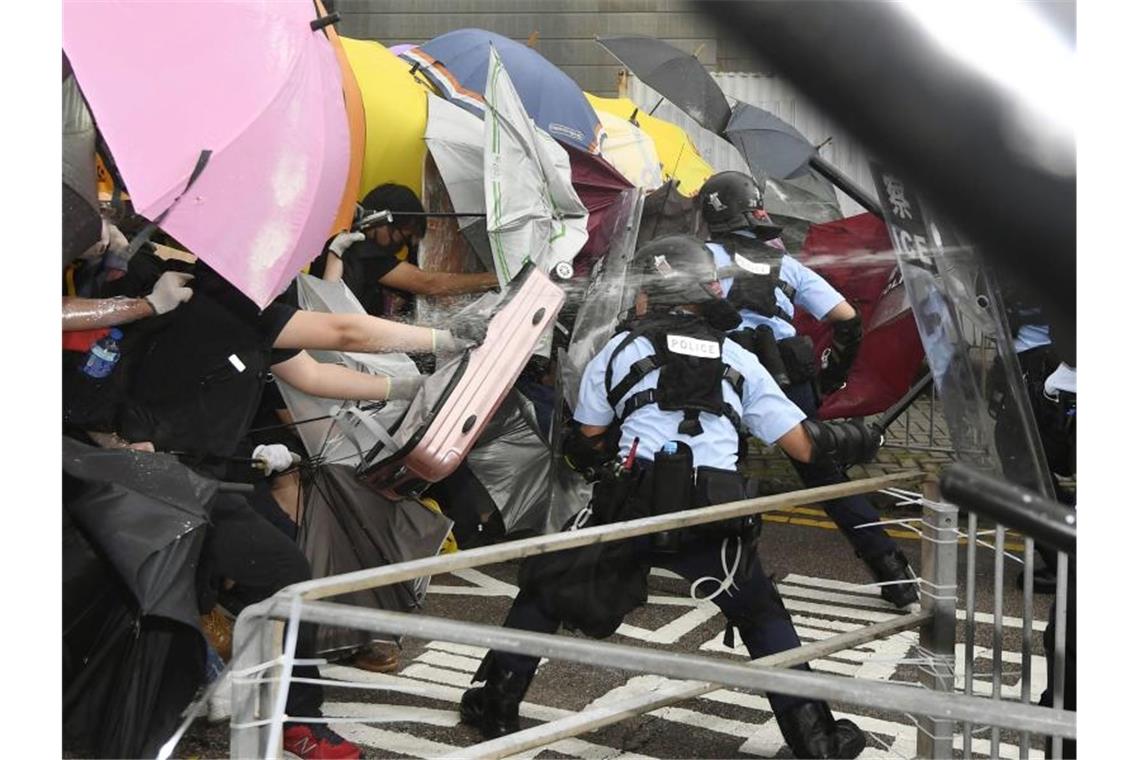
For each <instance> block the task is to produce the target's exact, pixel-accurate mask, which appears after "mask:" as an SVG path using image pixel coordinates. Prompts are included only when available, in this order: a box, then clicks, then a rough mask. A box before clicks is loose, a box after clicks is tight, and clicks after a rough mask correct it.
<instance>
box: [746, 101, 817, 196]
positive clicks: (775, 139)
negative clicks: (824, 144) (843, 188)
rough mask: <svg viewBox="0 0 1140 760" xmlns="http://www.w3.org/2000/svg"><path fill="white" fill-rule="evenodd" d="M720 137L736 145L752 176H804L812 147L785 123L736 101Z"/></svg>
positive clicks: (813, 153)
mask: <svg viewBox="0 0 1140 760" xmlns="http://www.w3.org/2000/svg"><path fill="white" fill-rule="evenodd" d="M724 136H725V137H727V138H728V140H729V142H731V143H732V144H733V145H735V146H736V149H737V150H739V151H740V154H741V155H742V156H744V160H745V161H747V162H748V167H749V168H750V169H751V170H752V176H754V177H775V178H776V179H789V178H791V177H798V176H800V175H802V174H805V173H807V171H808V170H809V168H810V167H809V166H808V161H810V160H811V157H812V156H814V155H815V146H814V145H812V144H811V142H810V141H809V140H808V139H807V138H806V137H804V136H803V135H802V134H800V132H799V130H798V129H796V128H795V127H793V126H792V125H791V124H789V123H788V122H786V121H784V120H783V119H781V118H780V117H778V116H776V115H775V114H773V113H770V112H769V111H765V110H764V109H763V108H757V107H756V106H754V105H752V104H750V103H745V102H743V101H738V102H737V104H736V105H734V106H733V107H732V118H730V119H729V120H728V126H727V127H725V129H724Z"/></svg>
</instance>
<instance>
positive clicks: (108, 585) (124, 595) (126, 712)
mask: <svg viewBox="0 0 1140 760" xmlns="http://www.w3.org/2000/svg"><path fill="white" fill-rule="evenodd" d="M63 472H64V504H65V507H66V517H65V520H64V531H65V532H64V549H65V554H64V577H65V579H66V582H65V585H64V594H65V603H64V609H65V612H67V613H68V614H69V617H67V618H65V620H64V631H65V654H66V653H70V655H71V663H72V665H73V667H71V668H69V673H68V675H69V676H70V679H69V681H68V682H67V683H65V684H64V723H65V735H66V736H67V737H68V738H69V740H72V741H75V742H77V743H79V744H83V745H85V747H84V749H85V750H86V753H88V754H90V753H92V752H93V753H94V754H97V755H100V756H105V757H141V756H143V755H153V754H154V753H155V752H156V751H157V749H158V746H159V745H160V744H161V743H162V741H164V740H165V739H166V738H167V737H168V736H169V734H170V732H171V731H172V730H173V728H174V727H175V726H176V725H177V722H178V719H179V715H180V713H181V711H182V710H183V708H185V706H186V705H187V704H188V703H189V701H190V699H191V698H192V696H193V694H194V690H195V689H196V688H197V686H198V684H199V683H200V681H201V678H202V674H203V664H204V661H205V654H206V650H205V641H204V640H203V638H202V635H201V632H200V630H199V628H198V597H197V592H196V582H195V581H196V574H197V569H198V558H199V555H200V553H201V550H202V545H203V542H204V541H205V535H206V528H207V525H208V513H209V510H208V503H209V502H210V500H211V499H212V498H213V496H214V494H215V492H216V490H217V482H216V481H213V480H209V479H206V478H202V477H200V476H198V475H197V474H195V473H193V472H192V471H190V470H189V469H187V468H186V467H184V466H183V465H182V464H180V463H179V462H178V461H177V460H176V459H175V458H174V457H172V456H169V455H165V454H149V453H144V452H138V451H132V450H127V449H98V448H94V447H92V446H86V445H84V444H82V443H79V442H78V441H76V440H74V439H71V438H64V440H63ZM71 521H74V525H75V526H76V527H77V528H79V529H81V532H77V531H72V530H70V528H69V524H70V522H71ZM92 547H94V549H95V550H97V551H93V550H92ZM95 579H98V581H96V580H95ZM93 604H97V606H93Z"/></svg>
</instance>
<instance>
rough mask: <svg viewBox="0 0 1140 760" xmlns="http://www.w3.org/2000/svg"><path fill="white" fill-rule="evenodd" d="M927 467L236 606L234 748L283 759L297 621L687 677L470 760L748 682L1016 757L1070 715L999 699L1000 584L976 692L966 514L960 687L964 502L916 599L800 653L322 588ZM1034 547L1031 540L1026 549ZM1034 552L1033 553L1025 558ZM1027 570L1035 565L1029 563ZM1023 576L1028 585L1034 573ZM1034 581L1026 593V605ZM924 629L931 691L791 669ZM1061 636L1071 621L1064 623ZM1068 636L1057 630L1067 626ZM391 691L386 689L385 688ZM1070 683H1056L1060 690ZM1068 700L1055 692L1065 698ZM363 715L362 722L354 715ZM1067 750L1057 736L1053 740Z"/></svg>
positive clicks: (361, 574) (925, 530)
mask: <svg viewBox="0 0 1140 760" xmlns="http://www.w3.org/2000/svg"><path fill="white" fill-rule="evenodd" d="M920 477H922V474H921V473H918V472H907V473H899V474H895V475H886V476H881V477H875V478H867V479H862V480H856V481H850V482H846V483H840V484H836V485H830V486H824V487H819V488H809V489H804V490H801V491H795V492H790V493H784V494H779V495H775V496H765V497H761V498H757V499H747V500H743V501H737V502H731V503H728V504H720V505H716V506H712V507H705V508H702V509H694V510H689V511H686V512H678V513H675V514H670V515H659V516H656V517H647V518H643V519H639V520H631V521H628V522H622V523H615V524H611V525H603V526H596V527H591V528H584V529H581V530H577V531H571V532H563V533H557V534H553V535H544V536H537V537H533V538H528V539H524V540H520V541H512V542H509V543H503V544H498V545H493V546H486V547H481V548H477V549H472V550H467V551H462V552H458V553H455V554H448V555H441V556H436V557H429V558H424V559H419V560H414V561H410V562H404V563H400V564H396V565H387V566H383V567H378V568H373V569H369V570H362V571H358V572H354V573H347V574H344V575H339V576H332V577H328V578H321V579H317V580H312V581H307V582H305V583H299V584H296V585H294V586H290V587H288V588H286V589H283V590H282V591H280V592H279V593H278V594H276V595H275V596H273V597H271V598H269V599H266V600H264V601H263V602H260V603H258V604H256V605H253V606H251V607H249V608H247V609H246V610H244V611H243V612H242V614H241V615H240V616H239V618H238V621H237V625H236V628H235V631H234V652H235V655H234V661H233V665H232V667H233V673H234V684H233V717H232V718H231V724H230V754H231V757H240V758H251V757H276V756H278V755H279V753H280V746H281V743H280V742H281V730H282V722H283V721H284V720H285V716H284V704H285V699H284V698H285V689H284V688H283V685H284V683H286V682H287V681H288V680H289V679H288V677H283V675H282V674H283V673H284V672H288V671H290V670H291V668H292V665H293V663H294V662H296V660H295V658H294V648H295V645H296V638H297V626H298V624H299V623H300V622H302V621H303V622H309V623H318V624H325V625H336V626H343V627H349V628H356V629H360V630H367V631H372V632H376V633H384V634H389V635H402V636H411V637H415V638H423V639H436V640H443V641H449V642H455V643H459V644H467V645H472V646H478V647H486V648H491V649H497V650H502V651H508V652H516V653H522V654H528V655H533V656H538V657H547V658H552V659H562V660H569V661H573V662H580V663H583V664H587V665H592V666H605V667H614V668H620V669H624V670H629V671H634V672H637V673H652V674H657V675H662V676H668V677H671V678H676V679H683V680H685V681H688V683H682V684H677V685H674V686H673V687H671V688H666V689H662V690H658V691H655V692H654V693H653V694H646V695H644V696H642V695H638V696H634V697H630V698H627V699H625V700H622V701H620V702H618V703H616V704H610V705H607V706H605V707H597V708H594V709H591V710H588V711H585V712H582V713H579V714H575V715H572V716H569V717H566V718H563V719H560V720H556V721H553V722H550V723H546V724H542V725H538V726H535V727H533V728H529V729H526V730H523V731H520V732H518V733H515V734H511V735H508V736H504V737H501V738H499V739H495V740H491V741H487V742H483V743H481V744H477V745H474V746H471V747H468V748H466V749H464V750H462V752H461V754H460V756H461V757H465V758H499V757H506V756H509V755H512V754H515V753H518V752H521V751H523V750H525V749H528V748H533V747H539V746H543V745H546V744H549V743H551V742H554V741H556V740H558V739H562V738H566V737H569V736H574V735H578V734H581V733H585V732H588V731H592V730H594V729H597V728H600V727H602V726H605V725H609V724H611V723H615V722H617V721H620V720H622V719H624V718H627V717H631V716H635V715H640V714H643V713H646V712H649V711H651V710H655V709H658V708H660V707H662V706H665V705H667V704H671V703H673V702H677V701H680V700H683V699H689V698H692V697H695V696H698V695H700V694H703V693H705V692H708V691H711V690H713V689H716V688H720V687H723V686H731V687H737V688H740V689H746V690H751V691H760V692H765V691H776V692H781V693H785V694H797V695H801V696H805V697H808V698H816V699H825V700H832V701H838V702H843V703H845V704H850V705H860V706H865V707H872V708H878V709H884V710H891V711H897V712H903V713H908V714H915V715H919V716H922V717H920V718H919V720H918V721H917V731H918V737H917V738H918V742H917V748H918V753H919V756H921V757H933V758H950V757H951V756H952V754H953V745H954V734H955V730H956V727H957V725H958V724H959V723H961V724H962V727H963V744H964V748H965V749H966V756H967V757H969V756H970V755H969V751H970V737H971V736H972V734H971V727H972V726H974V725H982V726H989V727H992V728H991V731H992V735H991V736H992V739H993V741H992V743H991V756H992V757H996V756H997V749H998V746H999V745H998V742H997V733H998V731H999V729H1002V728H1005V729H1010V730H1013V731H1020V732H1022V737H1023V740H1022V745H1021V752H1022V754H1021V756H1022V757H1027V756H1028V754H1027V748H1028V736H1029V735H1030V734H1043V735H1047V736H1053V737H1055V738H1054V741H1055V742H1059V741H1060V739H1061V738H1062V737H1063V738H1075V736H1076V713H1075V712H1069V711H1064V710H1062V709H1060V708H1054V709H1048V708H1042V707H1037V706H1033V705H1030V704H1027V702H1028V700H1029V695H1028V690H1027V688H1026V687H1024V686H1023V690H1022V691H1023V693H1022V699H1021V703H1018V702H1013V701H1010V700H1002V699H1001V678H1000V671H1001V657H1000V652H1001V648H1000V640H1001V635H1002V626H1001V604H1000V593H999V594H997V595H996V598H997V599H998V600H999V601H997V602H996V603H995V606H996V609H995V610H994V623H995V646H994V650H995V677H994V687H993V693H992V694H991V695H989V696H986V697H983V696H977V695H974V694H973V689H972V678H973V675H974V674H973V668H972V660H973V656H972V652H973V629H972V627H971V626H972V623H973V620H974V610H973V602H974V585H973V584H974V569H973V560H974V559H975V556H976V546H977V541H976V533H977V531H976V519H975V518H974V516H973V515H971V516H970V531H969V535H968V538H967V557H968V562H967V578H966V620H967V626H966V639H967V641H966V658H965V669H966V681H965V689H964V693H955V675H956V674H955V643H956V635H955V634H956V630H957V610H956V607H957V599H958V595H957V590H958V584H957V572H958V546H959V536H960V530H959V528H958V510H957V508H956V507H954V506H953V505H950V504H945V503H941V502H939V501H937V500H933V499H922V500H921V501H922V505H923V517H922V520H921V533H922V538H923V542H922V562H921V570H922V573H921V576H922V577H921V579H920V581H919V591H920V597H921V609H920V611H918V612H911V613H909V614H904V613H900V615H899V616H898V617H897V618H894V619H891V620H888V621H885V622H881V623H877V624H874V625H871V626H867V627H865V628H862V629H859V630H855V631H850V632H848V633H844V634H841V635H837V636H834V637H831V638H828V639H825V640H822V641H817V642H814V643H810V644H806V645H804V646H801V647H799V648H797V649H794V650H789V651H786V652H781V653H779V654H776V655H773V656H770V657H765V658H762V659H760V660H755V661H752V662H749V663H747V664H737V663H732V662H726V661H724V660H722V659H714V658H710V657H704V656H698V655H688V654H678V653H674V652H660V651H655V650H652V649H646V648H642V647H634V646H628V645H622V644H614V643H610V642H605V641H594V640H589V639H582V638H576V637H566V636H557V635H547V634H539V633H532V632H528V631H520V630H515V629H510V628H502V627H495V626H488V625H481V624H475V623H469V622H465V621H459V620H450V619H444V618H438V617H432V616H428V615H422V614H415V613H400V612H389V611H382V610H374V609H365V608H360V607H353V606H350V605H345V604H339V603H331V602H325V601H317V600H319V599H322V598H328V597H333V596H337V595H340V594H344V593H348V592H352V591H358V590H362V589H369V588H376V587H379V586H384V585H390V584H393V583H400V582H402V581H406V580H410V579H413V578H419V577H423V576H427V575H435V574H441V573H448V572H452V571H456V570H461V569H466V568H472V567H479V566H483V565H488V564H493V563H497V562H503V561H506V560H512V559H520V558H524V557H529V556H534V555H538V554H545V553H549V552H553V551H559V550H562V549H569V548H573V547H578V546H584V545H588V544H592V543H601V542H608V541H617V540H621V539H626V538H632V537H634V536H643V535H648V534H652V533H658V532H661V531H666V530H675V529H678V528H684V527H689V526H693V525H700V524H703V523H709V522H715V521H718V520H726V519H730V518H733V517H739V516H742V515H748V514H761V513H764V512H771V511H774V510H779V509H787V508H789V507H792V506H796V505H800V504H808V503H818V502H820V501H826V500H828V499H832V498H838V497H842V496H849V495H853V494H857V493H867V492H871V491H876V490H880V489H884V488H894V487H896V486H898V485H899V484H902V483H907V482H913V481H915V480H917V479H918V478H920ZM1003 540H1004V537H1003V529H1001V528H1000V527H999V528H998V532H997V534H996V535H995V549H996V556H997V557H998V558H999V559H998V572H997V577H996V579H995V586H996V589H998V590H1000V588H1001V583H1002V576H1001V571H1000V565H1001V558H1002V557H1003V551H1002V549H1003ZM1031 552H1032V548H1031V546H1029V547H1027V553H1028V555H1029V556H1031ZM1030 561H1031V560H1030ZM1027 577H1028V578H1031V577H1032V569H1031V568H1027ZM1027 586H1029V584H1028V583H1027ZM1030 594H1031V590H1030V591H1027V592H1026V599H1027V602H1031V596H1030ZM1024 618H1025V621H1026V623H1025V625H1026V628H1025V636H1026V637H1027V638H1026V641H1028V640H1029V639H1028V637H1029V636H1030V634H1031V628H1029V626H1030V625H1031V622H1032V613H1031V606H1028V605H1027V608H1026V614H1025V615H1024ZM911 628H919V630H920V641H919V643H920V648H921V651H922V652H923V653H924V656H925V658H926V660H925V661H926V662H927V664H928V666H929V667H926V668H924V669H923V670H924V676H923V679H922V680H923V685H924V686H925V687H926V688H924V689H919V688H914V687H913V686H906V685H903V684H898V683H887V682H882V681H871V680H867V679H854V678H845V677H841V676H833V675H827V674H823V673H818V672H805V671H799V670H789V669H788V667H789V666H791V665H795V664H799V663H802V662H807V661H810V660H813V659H817V658H820V657H823V656H826V655H829V654H832V653H835V652H839V651H842V650H844V649H849V648H852V647H855V646H858V645H860V644H863V643H866V642H868V641H872V640H874V639H878V638H882V637H884V636H888V635H891V634H893V633H896V632H899V631H902V630H906V629H911ZM1061 633H1062V634H1063V627H1062V629H1061ZM1061 638H1062V640H1063V635H1062V637H1061ZM1028 656H1029V655H1028V650H1027V651H1026V653H1025V654H1023V669H1024V670H1023V672H1024V673H1025V683H1028V659H1027V658H1028ZM378 688H383V687H378ZM1057 693H1058V694H1060V693H1062V692H1061V691H1058V692H1057ZM1060 701H1061V700H1060V699H1058V700H1057V702H1058V704H1060ZM354 719H355V720H359V721H361V722H367V719H366V718H354ZM1057 746H1059V745H1057Z"/></svg>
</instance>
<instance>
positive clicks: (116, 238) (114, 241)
mask: <svg viewBox="0 0 1140 760" xmlns="http://www.w3.org/2000/svg"><path fill="white" fill-rule="evenodd" d="M104 225H105V227H104V234H105V235H106V236H107V253H125V252H126V250H127V248H129V247H130V241H128V240H127V236H126V235H124V234H123V233H122V232H120V231H119V228H118V227H116V226H115V225H113V224H111V223H110V222H106V221H105V222H104Z"/></svg>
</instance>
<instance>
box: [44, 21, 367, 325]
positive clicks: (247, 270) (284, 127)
mask: <svg viewBox="0 0 1140 760" xmlns="http://www.w3.org/2000/svg"><path fill="white" fill-rule="evenodd" d="M316 18H317V12H316V10H315V8H314V5H313V3H312V2H311V0H292V1H290V2H285V1H284V0H282V1H281V2H274V3H257V2H232V3H168V2H160V1H159V0H149V1H145V2H144V1H140V2H133V3H87V2H79V1H78V0H68V2H66V3H65V8H64V14H63V43H64V49H65V50H66V52H67V55H68V58H69V59H70V61H71V64H72V66H73V67H74V69H75V76H76V78H77V79H78V80H79V84H80V86H81V87H82V88H83V92H84V94H85V95H86V96H87V101H88V104H89V105H90V107H91V111H92V113H93V114H94V116H95V119H96V121H97V122H98V124H99V129H100V131H101V132H102V135H103V137H104V139H105V140H106V141H107V144H108V146H109V147H110V149H111V152H112V153H113V154H114V156H115V162H116V164H117V166H118V168H119V171H120V173H121V174H122V177H123V180H124V182H125V183H126V185H127V187H128V189H129V190H130V193H131V201H132V203H133V204H134V207H135V209H136V210H137V211H138V212H139V213H140V214H142V215H143V216H145V217H147V218H150V219H151V220H153V221H155V222H156V223H159V224H160V225H161V227H162V228H163V230H165V231H166V232H168V233H170V234H171V235H173V236H174V237H176V238H177V239H178V240H179V241H180V242H181V243H182V244H183V245H185V246H186V247H187V248H189V249H190V250H191V251H192V252H193V253H194V254H196V255H197V256H199V257H201V258H203V259H205V260H206V261H207V262H208V263H209V264H210V265H211V266H212V267H213V268H214V269H215V270H216V271H218V272H219V273H221V274H222V276H224V277H225V278H226V279H227V280H229V281H230V282H231V283H233V284H234V285H235V286H236V287H237V288H238V289H240V290H241V291H242V292H243V293H245V294H246V295H247V296H249V297H250V298H251V299H252V300H253V301H254V302H255V303H257V304H258V305H259V306H262V307H264V306H266V305H268V303H269V302H270V301H271V300H273V298H274V297H275V296H276V295H277V294H278V293H280V292H281V291H282V290H283V289H284V287H285V285H286V284H287V283H288V282H289V280H291V279H292V278H293V276H294V275H295V274H296V273H297V271H298V270H299V269H301V268H302V267H303V266H304V265H305V264H306V263H307V262H308V261H309V260H311V259H312V258H313V257H314V256H315V255H317V254H318V253H320V250H321V246H322V244H323V243H324V241H325V239H326V238H327V236H328V232H329V230H330V228H331V227H332V225H333V221H334V219H335V218H336V214H337V209H338V207H339V206H340V201H341V196H342V194H343V191H344V188H345V185H346V182H347V179H348V171H349V164H350V160H349V148H350V138H349V128H348V118H347V116H346V112H345V100H344V94H343V89H342V87H343V85H342V81H341V79H342V78H341V72H340V68H339V67H338V65H337V59H336V54H335V52H334V49H333V45H332V44H331V43H330V42H329V38H328V37H327V36H326V35H325V33H324V32H323V31H320V30H318V31H314V30H313V29H311V28H310V22H312V21H314V20H315V19H316ZM108 39H129V40H131V44H130V45H119V46H114V45H112V46H108V45H107V44H106V40H108ZM203 51H209V55H203ZM188 62H193V63H192V65H191V64H189V63H188Z"/></svg>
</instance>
